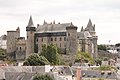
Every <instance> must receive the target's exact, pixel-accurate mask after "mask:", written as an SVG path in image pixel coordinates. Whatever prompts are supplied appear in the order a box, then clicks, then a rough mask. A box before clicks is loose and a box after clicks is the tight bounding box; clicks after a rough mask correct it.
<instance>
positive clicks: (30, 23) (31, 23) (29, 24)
mask: <svg viewBox="0 0 120 80" xmlns="http://www.w3.org/2000/svg"><path fill="white" fill-rule="evenodd" d="M27 27H34V24H33V20H32V16H30V19H29V22H28V26H27Z"/></svg>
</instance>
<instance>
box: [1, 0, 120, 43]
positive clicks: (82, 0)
mask: <svg viewBox="0 0 120 80" xmlns="http://www.w3.org/2000/svg"><path fill="white" fill-rule="evenodd" d="M30 15H32V18H33V22H34V25H35V26H36V25H37V24H43V21H44V20H45V21H46V22H48V23H50V22H53V21H54V20H55V22H56V23H58V22H60V23H68V22H73V24H74V25H75V26H77V27H78V31H79V30H80V29H81V27H82V26H83V27H84V28H85V27H86V26H87V23H88V20H89V18H90V19H91V20H92V23H93V24H95V25H96V32H97V35H98V43H99V44H108V43H109V42H108V41H109V40H111V42H110V43H109V44H115V43H120V0H0V35H3V34H6V33H7V32H6V31H7V30H15V29H16V28H17V27H18V26H19V27H20V29H21V36H24V37H25V36H26V31H25V30H26V26H27V24H28V20H29V16H30Z"/></svg>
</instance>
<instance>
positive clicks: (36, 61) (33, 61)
mask: <svg viewBox="0 0 120 80" xmlns="http://www.w3.org/2000/svg"><path fill="white" fill-rule="evenodd" d="M47 64H50V63H49V61H48V60H47V59H46V58H45V57H44V56H39V55H38V54H33V55H31V56H29V57H28V58H27V59H26V61H25V62H24V63H23V65H24V66H41V65H47Z"/></svg>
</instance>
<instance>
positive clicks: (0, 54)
mask: <svg viewBox="0 0 120 80" xmlns="http://www.w3.org/2000/svg"><path fill="white" fill-rule="evenodd" d="M4 58H6V50H4V49H2V48H0V60H3V59H4Z"/></svg>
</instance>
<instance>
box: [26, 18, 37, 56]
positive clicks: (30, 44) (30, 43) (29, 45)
mask: <svg viewBox="0 0 120 80" xmlns="http://www.w3.org/2000/svg"><path fill="white" fill-rule="evenodd" d="M26 31H27V41H26V58H27V57H28V56H30V55H31V54H32V53H34V32H35V31H36V28H35V26H34V24H33V20H32V17H31V16H30V19H29V22H28V25H27V27H26Z"/></svg>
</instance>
